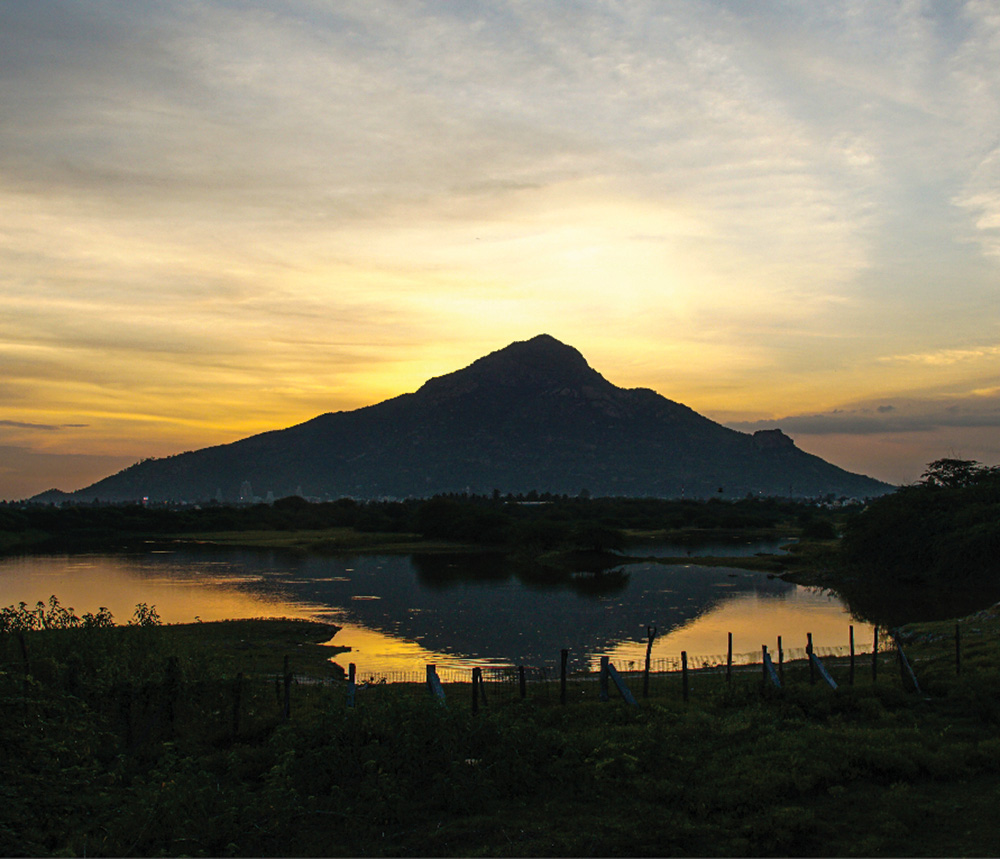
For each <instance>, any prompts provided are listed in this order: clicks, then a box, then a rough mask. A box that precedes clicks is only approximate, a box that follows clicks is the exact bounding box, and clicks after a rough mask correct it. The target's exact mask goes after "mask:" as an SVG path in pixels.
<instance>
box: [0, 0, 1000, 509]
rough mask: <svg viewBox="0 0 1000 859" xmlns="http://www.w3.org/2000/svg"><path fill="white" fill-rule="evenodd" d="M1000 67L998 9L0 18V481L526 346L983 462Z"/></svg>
mask: <svg viewBox="0 0 1000 859" xmlns="http://www.w3.org/2000/svg"><path fill="white" fill-rule="evenodd" d="M998 57H1000V7H998V5H997V3H996V2H995V0H987V1H986V2H979V0H971V2H952V0H948V2H922V3H921V2H878V3H871V2H861V0H849V2H822V3H816V2H808V0H798V1H797V2H795V0H786V2H776V0H759V1H758V2H752V3H748V2H744V0H731V2H722V0H705V2H690V0H689V2H672V0H656V2H653V0H650V2H638V0H637V2H627V0H621V2H611V0H607V2H596V0H594V2H570V0H558V2H557V0H544V2H543V0H496V2H489V0H483V2H464V0H452V2H437V3H421V2H403V0H400V2H376V0H358V2H351V0H337V2H321V0H280V2H279V0H273V2H256V3H255V2H235V0H233V2H222V0H217V1H214V0H213V2H204V0H144V2H142V3H133V2H124V0H123V1H122V2H109V0H93V2H88V0H73V2H49V0H4V2H0V498H8V499H11V498H22V497H26V496H28V495H31V494H34V493H36V492H39V491H42V490H44V489H48V488H50V487H53V486H57V487H59V488H61V489H64V490H72V489H77V488H80V487H82V486H84V485H86V484H89V483H91V482H93V481H95V480H97V479H99V478H101V477H104V476H106V475H108V474H110V473H113V472H115V471H117V470H119V469H120V468H122V467H124V466H126V465H129V464H131V463H133V462H135V461H137V460H139V459H142V458H145V457H149V456H166V455H169V454H173V453H179V452H181V451H184V450H190V449H195V448H201V447H206V446H208V445H212V444H219V443H224V442H230V441H235V440H236V439H238V438H242V437H245V436H247V435H250V434H253V433H256V432H260V431H264V430H268V429H278V428H283V427H286V426H289V425H292V424H294V423H298V422H301V421H303V420H306V419H308V418H311V417H314V416H315V415H317V414H320V413H323V412H328V411H337V410H341V409H353V408H357V407H359V406H363V405H369V404H371V403H375V402H379V401H381V400H384V399H386V398H388V397H390V396H394V395H396V394H400V393H404V392H407V391H412V390H415V389H416V388H417V387H419V386H420V384H421V383H422V382H423V381H425V380H426V379H427V378H429V377H431V376H435V375H441V374H442V373H446V372H450V371H452V370H456V369H459V368H461V367H463V366H466V365H467V364H469V363H471V362H472V361H473V360H475V359H476V358H478V357H480V356H482V355H484V354H486V353H488V352H491V351H494V350H496V349H499V348H502V347H503V346H506V345H507V344H508V343H510V342H512V341H515V340H525V339H528V338H530V337H533V336H535V335H537V334H540V333H548V334H551V335H552V336H554V337H556V338H558V339H559V340H562V341H563V342H565V343H569V344H571V345H572V346H575V347H576V348H577V349H579V350H580V351H581V352H582V353H583V354H584V356H585V357H586V358H587V359H588V361H589V362H590V364H591V366H593V367H594V368H595V369H597V370H598V371H600V372H601V373H602V374H603V375H604V376H605V377H606V378H607V379H608V380H609V381H611V382H613V383H615V384H617V385H621V386H624V387H637V386H642V387H649V388H653V389H654V390H656V391H658V392H659V393H661V394H663V395H664V396H666V397H669V398H670V399H672V400H677V401H679V402H682V403H685V404H686V405H689V406H691V407H692V408H694V409H695V410H697V411H699V412H701V413H702V414H705V415H707V416H708V417H711V418H713V419H715V420H718V421H720V422H722V423H724V424H726V425H727V426H732V427H735V428H737V429H741V430H746V431H750V430H754V429H759V428H771V427H775V426H778V427H781V428H782V429H783V430H784V431H785V432H786V433H788V434H789V435H790V436H792V437H793V438H794V439H795V440H796V442H797V444H798V445H799V447H801V448H802V449H804V450H807V451H809V452H811V453H816V454H819V455H820V456H823V457H824V458H826V459H829V460H830V461H832V462H834V463H836V464H837V465H840V466H842V467H845V468H848V469H850V470H852V471H860V472H863V473H866V474H870V475H872V476H874V477H878V478H881V479H884V480H888V481H890V482H893V483H900V482H910V481H913V480H915V479H917V478H918V477H919V476H920V473H921V471H922V470H923V466H924V464H925V463H926V462H927V461H929V460H931V459H935V458H939V457H943V456H960V457H964V458H970V459H978V460H981V461H983V462H986V463H988V464H996V463H1000V372H998V368H1000V62H998Z"/></svg>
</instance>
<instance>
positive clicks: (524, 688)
mask: <svg viewBox="0 0 1000 859" xmlns="http://www.w3.org/2000/svg"><path fill="white" fill-rule="evenodd" d="M517 686H518V691H519V692H520V693H521V700H522V701H523V700H524V699H525V698H527V697H528V678H527V677H525V674H524V666H523V665H518V666H517Z"/></svg>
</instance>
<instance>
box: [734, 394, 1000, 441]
mask: <svg viewBox="0 0 1000 859" xmlns="http://www.w3.org/2000/svg"><path fill="white" fill-rule="evenodd" d="M725 424H726V426H728V427H730V428H732V429H737V430H740V431H741V432H755V431H757V430H760V429H773V428H775V427H780V428H781V429H782V430H784V431H785V432H786V433H788V434H789V435H791V436H793V437H795V436H797V435H804V436H809V435H828V434H843V435H886V434H892V433H925V432H929V431H933V430H939V429H946V428H964V429H974V428H996V427H1000V394H997V393H993V394H992V395H990V396H978V397H965V398H961V399H941V400H901V401H900V402H898V403H896V404H881V405H874V406H864V407H859V408H851V409H835V410H832V411H829V412H823V413H818V414H799V415H786V416H785V417H782V418H778V419H775V420H755V421H725Z"/></svg>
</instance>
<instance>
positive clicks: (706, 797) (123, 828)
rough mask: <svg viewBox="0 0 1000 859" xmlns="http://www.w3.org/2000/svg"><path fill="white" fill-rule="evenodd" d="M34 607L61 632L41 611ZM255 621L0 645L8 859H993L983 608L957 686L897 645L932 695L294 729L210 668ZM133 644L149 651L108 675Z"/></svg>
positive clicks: (724, 696)
mask: <svg viewBox="0 0 1000 859" xmlns="http://www.w3.org/2000/svg"><path fill="white" fill-rule="evenodd" d="M11 609H12V611H13V613H14V614H19V613H20V612H21V611H22V610H19V609H17V608H14V607H11ZM23 611H25V612H31V611H32V610H28V609H27V608H26V607H24V608H23ZM44 614H45V616H46V617H50V618H57V617H62V615H61V614H60V613H59V612H58V611H56V612H53V610H52V606H51V604H50V605H49V606H46V607H45V612H44ZM33 616H34V617H36V618H37V614H34V613H33ZM254 623H255V625H254V626H252V627H248V626H244V625H242V624H238V623H229V624H226V623H222V624H192V625H188V626H186V627H184V628H171V627H148V628H143V627H137V626H133V625H126V626H119V627H113V628H94V627H90V628H86V627H83V626H82V625H70V626H65V627H60V628H51V627H50V628H44V627H41V626H39V625H36V626H34V627H33V628H32V629H31V630H30V631H28V632H25V633H23V637H24V639H25V641H26V646H25V649H24V651H23V653H26V654H27V657H24V655H23V653H22V651H21V648H20V646H19V645H18V644H17V643H16V639H17V636H16V635H15V634H2V635H0V664H2V668H3V670H2V672H0V694H2V696H3V700H4V702H5V706H4V708H3V709H2V710H0V744H2V747H3V749H4V754H5V758H4V760H5V772H4V775H5V778H4V779H3V780H2V781H0V853H4V854H7V855H10V854H15V855H28V854H33V855H54V854H61V855H71V854H76V855H82V854H86V855H97V856H101V855H140V856H151V855H212V856H225V855H232V856H267V855H292V856H305V855H372V854H374V855H400V854H404V853H405V854H408V855H414V854H416V855H588V854H589V855H594V854H598V855H615V854H626V855H675V854H686V855H741V856H742V855H806V856H807V855H815V856H822V855H874V854H883V853H888V854H893V855H960V854H962V855H967V854H989V853H991V852H992V851H993V850H994V849H995V844H996V831H995V823H994V821H995V815H993V814H992V811H991V808H992V804H993V802H994V795H995V790H994V786H995V779H996V775H997V774H998V773H1000V742H998V740H997V739H996V726H997V724H1000V711H998V709H997V707H996V703H995V702H996V700H998V694H1000V671H998V670H997V667H996V666H997V665H998V663H1000V658H998V656H1000V649H998V645H997V643H996V642H997V641H998V640H1000V637H998V632H1000V627H998V618H997V617H996V616H995V615H993V614H984V615H982V616H979V617H976V618H970V619H969V620H968V621H966V622H964V623H963V625H962V629H963V640H965V641H966V642H967V647H968V650H969V658H968V660H967V662H966V663H965V670H963V673H962V675H961V676H960V677H955V676H954V672H953V669H950V666H951V664H952V663H951V660H950V651H949V639H948V637H947V633H948V632H949V629H950V628H949V627H946V626H937V627H925V628H921V629H911V630H908V631H907V641H908V647H909V646H912V649H913V655H914V657H915V664H918V665H919V666H920V668H919V670H920V671H921V673H922V679H924V680H925V681H926V683H925V685H926V687H927V688H928V689H929V690H932V699H931V700H924V699H923V698H920V697H917V696H910V695H907V694H905V693H904V692H902V691H901V690H900V687H899V684H898V682H893V678H892V677H891V674H890V673H889V672H888V671H887V670H884V671H883V672H882V673H881V675H880V677H881V680H880V683H879V684H878V685H872V684H871V683H870V682H866V683H861V682H859V683H858V685H857V686H846V685H845V686H842V687H841V688H840V689H839V690H837V692H833V691H832V690H830V689H826V688H821V687H818V686H810V685H808V683H807V682H806V680H805V676H806V675H805V674H804V673H802V672H801V670H800V672H799V673H796V669H795V667H794V666H793V665H789V666H786V677H788V679H789V683H788V685H787V687H786V689H785V690H784V692H782V693H781V694H777V693H774V692H773V691H772V692H771V693H770V694H765V693H764V692H763V691H762V689H761V687H760V684H759V680H758V678H757V676H756V675H755V674H754V675H749V674H739V675H736V676H734V678H733V682H732V683H731V684H726V683H725V681H724V678H723V675H721V674H709V675H700V676H697V678H696V680H695V683H694V684H693V685H694V694H693V695H692V700H691V702H690V703H689V704H687V705H685V704H684V703H683V701H682V700H681V698H680V695H679V689H678V687H677V685H676V684H672V685H669V686H668V687H666V688H665V689H664V690H663V691H661V692H659V693H658V694H657V695H656V697H654V698H652V699H650V700H648V701H643V706H642V707H641V708H640V709H639V710H632V709H630V708H627V707H625V706H624V705H622V704H621V702H617V701H616V702H612V703H607V704H602V703H599V702H598V701H597V700H596V689H594V690H593V691H594V694H592V695H591V694H590V693H587V694H586V695H584V696H582V697H579V698H578V699H577V698H575V699H573V700H572V701H571V702H570V703H569V704H567V705H565V706H561V705H560V704H559V703H558V694H555V695H553V694H548V693H546V692H545V691H544V688H543V689H541V690H538V691H534V692H533V693H532V694H531V695H529V697H528V699H527V700H524V701H520V700H517V699H513V700H511V701H509V702H507V703H506V704H498V703H497V702H496V700H495V699H494V701H493V703H492V704H491V706H489V707H486V708H483V709H481V710H480V712H479V713H478V715H475V716H473V715H472V714H471V712H470V711H469V709H468V708H467V707H465V706H462V705H460V704H459V703H458V702H459V701H462V702H464V701H465V700H466V696H465V694H464V691H465V689H463V688H462V687H452V688H449V706H448V707H441V706H439V705H438V704H436V703H434V702H433V701H432V700H431V699H430V698H429V696H427V694H426V692H425V691H424V690H423V689H420V688H417V687H408V686H384V685H383V686H373V687H368V688H367V689H363V690H359V692H358V693H357V701H356V704H357V705H356V707H355V708H353V709H349V708H347V707H346V706H345V704H346V697H345V691H346V690H345V689H344V686H343V684H334V685H331V684H329V683H309V684H305V683H303V684H301V685H295V686H294V687H293V695H294V698H293V704H292V711H291V717H290V718H289V719H287V720H286V719H284V718H283V717H282V708H281V696H280V694H277V695H276V688H275V684H274V673H273V671H272V670H271V669H268V670H267V671H263V672H262V671H259V670H258V671H255V670H254V665H253V663H251V662H250V661H246V662H244V663H243V664H239V663H229V662H226V663H220V662H215V661H213V660H212V659H211V658H207V659H206V658H204V657H205V656H206V654H208V655H209V656H210V654H211V652H212V650H213V649H214V648H219V647H220V646H222V643H223V641H225V640H227V639H233V638H234V635H235V640H239V639H240V638H242V637H243V636H245V635H246V634H247V633H248V632H249V631H250V630H251V629H252V630H253V635H255V636H260V637H262V638H266V637H267V636H269V635H274V636H275V637H274V641H275V642H276V641H278V639H277V637H276V633H271V632H268V630H269V629H270V628H271V627H270V626H269V625H268V624H266V623H265V622H254ZM280 627H281V624H280V623H278V624H275V625H274V628H275V629H277V628H280ZM308 628H309V627H308V625H305V626H302V627H300V628H299V635H302V634H303V631H304V630H306V629H308ZM147 632H155V633H157V634H156V635H154V636H152V637H150V636H146V635H145V633H147ZM181 642H186V643H185V644H184V646H182V647H181V646H179V644H180V643H181ZM282 646H285V647H288V646H292V647H294V644H293V641H292V639H286V640H285V641H284V642H283V643H282ZM137 648H138V649H139V650H141V651H142V654H141V655H142V658H123V657H125V656H126V655H127V654H129V653H130V652H132V651H135V650H136V649H137ZM277 652H278V654H280V653H281V651H280V650H278V651H277ZM27 660H30V670H29V669H28V667H27ZM277 663H278V664H280V656H279V659H278V660H277ZM234 669H239V672H240V673H241V675H242V676H241V677H240V679H239V680H238V681H237V679H236V675H235V674H234V673H233V672H234ZM592 685H593V686H596V684H592ZM466 689H467V687H466ZM279 690H280V685H279ZM234 701H238V702H239V714H240V719H239V721H238V723H234V720H233V711H234Z"/></svg>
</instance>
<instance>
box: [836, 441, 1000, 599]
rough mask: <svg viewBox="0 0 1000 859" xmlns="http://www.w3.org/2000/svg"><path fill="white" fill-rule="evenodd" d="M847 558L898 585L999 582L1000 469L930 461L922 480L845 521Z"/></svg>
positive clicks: (948, 461)
mask: <svg viewBox="0 0 1000 859" xmlns="http://www.w3.org/2000/svg"><path fill="white" fill-rule="evenodd" d="M842 554H843V557H844V558H845V560H846V561H847V562H848V563H850V564H852V565H854V566H857V567H861V568H865V569H868V570H871V571H872V573H873V574H874V575H877V576H879V577H884V578H887V579H892V580H904V581H910V582H916V583H924V584H933V585H954V584H956V583H966V584H971V583H974V582H981V581H984V580H993V581H996V580H997V578H998V574H1000V468H997V467H985V466H981V465H979V464H978V463H976V462H974V461H970V460H957V459H943V460H937V461H935V462H932V463H930V464H929V466H928V468H927V471H926V472H925V473H924V479H923V481H922V482H920V483H918V484H915V485H913V486H907V487H904V488H902V489H899V490H898V491H896V492H895V493H893V494H891V495H886V496H883V497H882V498H878V499H876V500H875V501H872V502H871V503H870V504H869V505H868V506H867V507H866V508H865V510H864V511H863V512H862V513H860V514H858V515H857V516H855V517H854V518H852V519H851V520H850V521H849V522H848V523H847V526H846V529H845V533H844V538H843V546H842Z"/></svg>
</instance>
